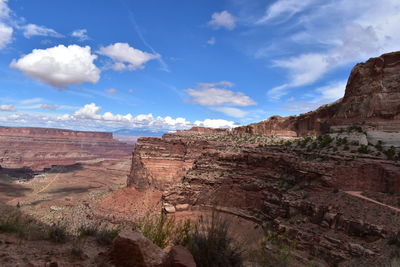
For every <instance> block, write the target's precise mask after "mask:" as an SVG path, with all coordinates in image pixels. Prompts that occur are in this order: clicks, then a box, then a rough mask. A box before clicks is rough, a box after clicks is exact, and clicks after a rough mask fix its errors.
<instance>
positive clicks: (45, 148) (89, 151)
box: [0, 127, 133, 170]
mask: <svg viewBox="0 0 400 267" xmlns="http://www.w3.org/2000/svg"><path fill="white" fill-rule="evenodd" d="M132 149H133V145H129V144H126V143H123V142H119V141H117V140H114V139H113V136H112V133H104V132H83V131H71V130H63V129H49V128H29V127H0V165H1V166H2V167H6V168H21V167H30V168H32V169H33V170H41V169H43V168H47V167H50V166H51V165H57V164H72V163H75V162H76V161H80V160H91V159H98V158H122V157H128V156H130V155H131V153H132Z"/></svg>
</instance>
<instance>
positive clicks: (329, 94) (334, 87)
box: [314, 81, 347, 103]
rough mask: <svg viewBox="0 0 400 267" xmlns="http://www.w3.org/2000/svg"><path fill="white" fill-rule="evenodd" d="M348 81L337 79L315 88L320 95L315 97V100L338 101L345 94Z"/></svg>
mask: <svg viewBox="0 0 400 267" xmlns="http://www.w3.org/2000/svg"><path fill="white" fill-rule="evenodd" d="M346 84H347V81H337V82H333V83H330V84H328V85H326V86H323V87H319V88H317V89H316V90H315V92H317V93H318V94H319V96H317V97H316V99H314V102H325V103H329V102H332V101H336V100H338V99H339V98H342V97H343V96H344V92H345V89H346Z"/></svg>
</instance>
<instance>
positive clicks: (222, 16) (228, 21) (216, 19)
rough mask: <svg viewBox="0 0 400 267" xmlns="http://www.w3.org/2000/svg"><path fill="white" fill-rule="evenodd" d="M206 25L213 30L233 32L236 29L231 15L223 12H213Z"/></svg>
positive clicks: (234, 19)
mask: <svg viewBox="0 0 400 267" xmlns="http://www.w3.org/2000/svg"><path fill="white" fill-rule="evenodd" d="M208 24H209V25H210V26H211V27H213V28H214V29H220V28H225V29H228V30H233V29H235V27H236V18H235V17H234V16H233V15H232V14H231V13H229V12H228V11H226V10H224V11H222V12H219V13H218V12H215V13H214V14H212V16H211V20H210V21H209V22H208Z"/></svg>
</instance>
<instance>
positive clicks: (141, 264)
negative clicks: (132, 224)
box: [111, 230, 168, 267]
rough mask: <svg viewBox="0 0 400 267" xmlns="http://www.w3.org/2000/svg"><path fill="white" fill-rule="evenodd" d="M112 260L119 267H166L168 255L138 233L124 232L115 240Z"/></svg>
mask: <svg viewBox="0 0 400 267" xmlns="http://www.w3.org/2000/svg"><path fill="white" fill-rule="evenodd" d="M111 258H112V260H113V263H114V264H115V266H117V267H133V266H135V267H165V266H168V265H167V261H168V255H167V254H166V253H165V252H164V251H163V250H162V249H161V248H159V247H157V246H156V245H155V244H153V242H151V241H150V240H149V239H147V238H145V237H144V236H143V235H142V234H140V233H138V232H133V231H131V230H123V231H121V232H120V233H119V234H118V236H117V237H116V238H115V239H114V241H113V244H112V249H111Z"/></svg>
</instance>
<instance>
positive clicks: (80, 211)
mask: <svg viewBox="0 0 400 267" xmlns="http://www.w3.org/2000/svg"><path fill="white" fill-rule="evenodd" d="M130 164H131V159H130V158H129V157H127V158H124V159H102V160H89V161H82V162H77V163H75V164H72V165H56V166H53V167H52V168H48V169H45V170H44V171H40V172H33V171H30V170H29V169H23V168H22V169H7V168H2V169H0V217H1V219H3V220H7V219H8V218H12V219H13V218H15V216H21V217H23V218H24V219H27V220H28V221H32V222H34V224H40V225H45V227H47V226H48V227H51V226H52V225H63V226H64V225H65V226H66V227H67V228H68V229H67V231H68V232H71V233H76V232H77V231H78V229H79V228H80V227H82V226H91V225H96V227H98V228H107V229H112V228H115V227H117V226H118V227H120V226H121V225H124V224H129V223H132V222H134V221H135V219H137V218H138V217H140V216H144V215H145V213H146V212H150V211H151V210H153V209H154V210H158V211H159V210H160V206H159V205H160V203H159V200H160V196H161V194H160V193H158V192H156V191H154V192H145V193H140V192H136V190H135V189H132V188H126V176H127V175H128V174H129V170H130ZM16 214H18V215H16ZM20 214H21V215H20ZM33 231H34V230H33ZM31 234H32V233H31ZM33 234H34V233H33ZM28 239H32V238H28ZM33 239H34V240H26V239H25V238H24V239H22V238H20V237H18V236H17V235H14V234H7V233H1V234H0V248H1V251H2V252H1V254H0V265H1V266H45V264H46V263H47V264H50V263H51V262H57V263H58V266H90V265H94V266H98V265H99V264H100V263H101V262H102V259H101V255H102V254H103V253H104V252H105V251H106V250H107V248H105V247H102V246H99V245H98V244H97V243H96V242H95V241H94V240H93V238H91V237H88V238H85V239H84V240H83V239H82V240H79V241H77V240H75V241H73V242H68V243H65V244H54V243H53V242H50V241H45V240H35V238H33ZM74 247H79V251H82V255H81V254H80V255H78V256H77V255H74V253H73V250H72V249H73V248H74ZM79 253H80V252H79ZM75 254H76V253H75ZM99 257H100V258H99ZM96 261H97V262H96ZM46 266H47V265H46ZM100 266H101V264H100ZM106 266H109V265H106Z"/></svg>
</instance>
